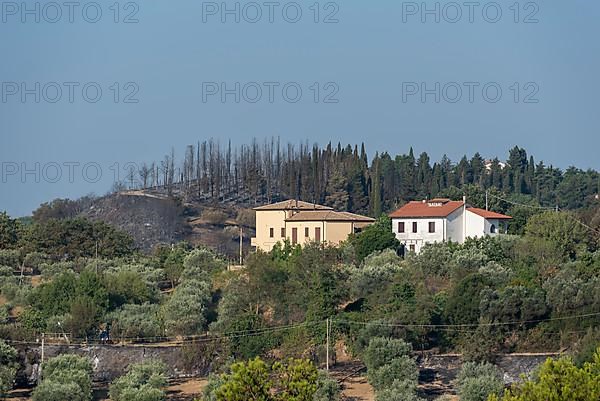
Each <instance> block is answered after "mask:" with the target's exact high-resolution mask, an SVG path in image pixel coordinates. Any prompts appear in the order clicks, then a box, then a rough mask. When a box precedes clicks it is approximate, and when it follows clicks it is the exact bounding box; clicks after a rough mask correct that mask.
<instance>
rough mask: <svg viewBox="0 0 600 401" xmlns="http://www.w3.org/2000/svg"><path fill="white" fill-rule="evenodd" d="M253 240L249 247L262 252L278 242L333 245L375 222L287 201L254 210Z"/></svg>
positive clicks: (317, 206) (330, 209) (267, 250)
mask: <svg viewBox="0 0 600 401" xmlns="http://www.w3.org/2000/svg"><path fill="white" fill-rule="evenodd" d="M254 211H255V212H256V237H254V238H252V239H251V245H252V246H253V247H256V249H260V250H262V251H265V252H269V251H271V249H273V246H275V244H276V243H278V242H284V241H286V240H288V241H289V242H290V243H291V244H292V245H305V244H307V243H310V242H318V243H321V242H325V243H328V244H332V245H337V244H339V243H340V242H342V241H344V240H346V239H347V238H348V235H350V234H352V233H356V232H359V231H360V230H362V229H363V228H364V227H366V226H368V225H369V224H372V223H373V222H374V221H375V220H374V219H372V218H370V217H366V216H361V215H358V214H354V213H349V212H336V211H334V210H333V209H332V208H330V207H328V206H323V205H318V204H314V203H308V202H303V201H295V200H287V201H283V202H278V203H274V204H271V205H265V206H261V207H257V208H255V209H254Z"/></svg>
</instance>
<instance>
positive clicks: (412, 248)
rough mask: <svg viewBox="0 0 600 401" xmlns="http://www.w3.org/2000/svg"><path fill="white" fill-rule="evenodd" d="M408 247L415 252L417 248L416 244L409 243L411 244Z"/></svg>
mask: <svg viewBox="0 0 600 401" xmlns="http://www.w3.org/2000/svg"><path fill="white" fill-rule="evenodd" d="M408 249H409V250H410V251H411V252H414V251H415V250H416V249H415V246H414V245H409V246H408Z"/></svg>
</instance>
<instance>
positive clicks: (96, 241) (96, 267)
mask: <svg viewBox="0 0 600 401" xmlns="http://www.w3.org/2000/svg"><path fill="white" fill-rule="evenodd" d="M96 274H98V240H96Z"/></svg>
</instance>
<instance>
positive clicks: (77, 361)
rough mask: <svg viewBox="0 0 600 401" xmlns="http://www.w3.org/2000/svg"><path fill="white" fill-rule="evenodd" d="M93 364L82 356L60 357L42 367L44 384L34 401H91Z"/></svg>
mask: <svg viewBox="0 0 600 401" xmlns="http://www.w3.org/2000/svg"><path fill="white" fill-rule="evenodd" d="M91 375H92V364H91V362H90V361H89V360H88V359H87V358H85V357H81V356H76V355H60V356H57V357H55V358H51V359H49V360H48V361H46V362H44V363H43V365H42V378H43V380H42V382H41V383H40V385H39V386H37V387H36V388H35V390H34V392H33V396H32V399H33V401H90V400H91V399H92V378H91Z"/></svg>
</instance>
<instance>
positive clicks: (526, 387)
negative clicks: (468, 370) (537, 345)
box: [488, 348, 600, 401]
mask: <svg viewBox="0 0 600 401" xmlns="http://www.w3.org/2000/svg"><path fill="white" fill-rule="evenodd" d="M599 377H600V348H598V350H597V351H596V353H595V355H594V358H593V360H592V362H586V363H584V365H583V367H581V368H578V367H577V366H575V364H574V363H573V361H572V360H571V359H570V358H561V359H558V360H553V359H548V360H546V362H544V364H543V365H542V366H541V367H540V369H539V371H538V372H537V374H536V375H535V378H534V379H533V380H529V381H526V382H524V383H521V384H518V385H516V386H515V387H513V388H511V389H510V390H507V391H506V392H505V393H504V396H503V397H501V398H500V397H498V396H496V395H491V396H490V397H489V398H488V401H499V400H502V401H555V400H556V401H562V400H565V401H566V400H568V401H596V400H599V399H600V380H598V378H599Z"/></svg>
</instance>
